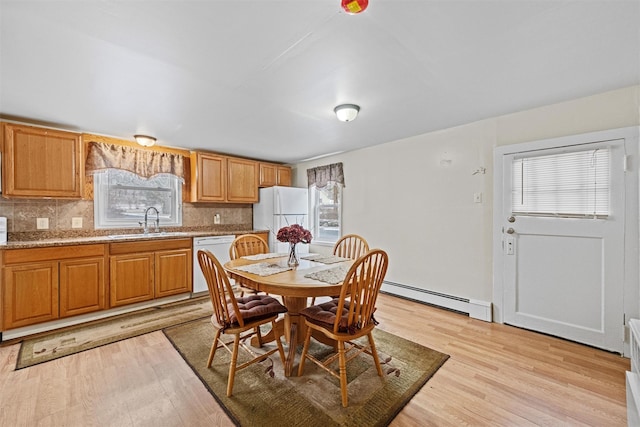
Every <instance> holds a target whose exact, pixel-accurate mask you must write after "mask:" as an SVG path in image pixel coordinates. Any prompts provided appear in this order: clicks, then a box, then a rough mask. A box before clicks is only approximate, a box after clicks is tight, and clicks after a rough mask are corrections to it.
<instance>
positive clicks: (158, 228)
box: [140, 206, 160, 234]
mask: <svg viewBox="0 0 640 427" xmlns="http://www.w3.org/2000/svg"><path fill="white" fill-rule="evenodd" d="M151 209H153V210H154V211H156V220H155V223H156V226H155V227H154V231H155V232H156V233H157V232H158V231H160V212H158V209H156V207H155V206H149V207H148V208H147V210H145V211H144V222H142V221H140V225H142V226H143V227H144V228H143V230H144V231H143V232H144V234H147V233H148V232H149V224H148V220H149V211H150V210H151Z"/></svg>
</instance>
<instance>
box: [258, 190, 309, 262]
mask: <svg viewBox="0 0 640 427" xmlns="http://www.w3.org/2000/svg"><path fill="white" fill-rule="evenodd" d="M307 193H308V191H307V189H306V188H296V187H278V186H276V187H267V188H261V189H260V199H259V202H258V203H256V204H254V205H253V228H254V229H256V230H269V251H270V252H282V253H287V252H289V243H287V242H279V241H278V239H276V235H277V234H278V230H280V228H282V227H285V226H287V225H291V224H300V225H302V226H303V227H304V228H306V229H307V230H308V229H309V214H308V211H309V200H308V197H307ZM296 252H298V253H308V252H309V245H308V244H304V243H301V244H298V245H297V246H296Z"/></svg>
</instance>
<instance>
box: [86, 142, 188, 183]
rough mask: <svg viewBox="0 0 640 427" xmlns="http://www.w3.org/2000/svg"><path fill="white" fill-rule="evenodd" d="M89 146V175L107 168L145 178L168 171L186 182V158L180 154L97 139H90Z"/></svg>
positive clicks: (87, 172) (87, 169)
mask: <svg viewBox="0 0 640 427" xmlns="http://www.w3.org/2000/svg"><path fill="white" fill-rule="evenodd" d="M88 146H89V148H88V153H87V163H86V166H85V170H86V174H87V175H90V174H93V173H96V172H98V171H101V170H105V169H122V170H126V171H129V172H133V173H135V174H136V175H139V176H141V177H144V178H151V177H153V176H155V175H159V174H164V173H168V174H171V175H175V176H177V177H178V178H180V179H181V180H182V181H183V182H184V158H183V156H182V155H180V154H173V153H165V152H160V151H152V150H141V149H138V148H134V147H128V146H124V145H117V144H108V143H104V142H95V141H90V142H89V144H88Z"/></svg>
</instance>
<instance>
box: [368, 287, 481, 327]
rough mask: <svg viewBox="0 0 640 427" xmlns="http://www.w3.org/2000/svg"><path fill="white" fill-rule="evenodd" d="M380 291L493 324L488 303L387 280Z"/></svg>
mask: <svg viewBox="0 0 640 427" xmlns="http://www.w3.org/2000/svg"><path fill="white" fill-rule="evenodd" d="M380 291H381V292H384V293H388V294H391V295H397V296H399V297H403V298H408V299H411V300H414V301H418V302H423V303H426V304H430V305H435V306H437V307H442V308H446V309H448V310H453V311H457V312H460V313H465V314H468V315H469V317H472V318H474V319H479V320H484V321H485V322H491V321H492V319H493V316H492V307H491V303H490V302H487V301H481V300H476V299H467V298H460V297H456V296H453V295H447V294H443V293H440V292H434V291H430V290H427V289H421V288H416V287H414V286H409V285H404V284H402V283H395V282H389V281H387V280H385V281H384V282H383V283H382V288H381V289H380Z"/></svg>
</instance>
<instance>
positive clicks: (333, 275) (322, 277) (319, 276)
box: [304, 265, 349, 285]
mask: <svg viewBox="0 0 640 427" xmlns="http://www.w3.org/2000/svg"><path fill="white" fill-rule="evenodd" d="M348 271H349V266H347V265H339V266H337V267H332V268H328V269H326V270H320V271H314V272H313V273H308V274H305V275H304V277H306V278H307V279H313V280H319V281H321V282H325V283H329V284H331V285H335V284H337V283H340V282H342V281H343V280H344V277H345V276H346V275H347V272H348Z"/></svg>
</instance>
